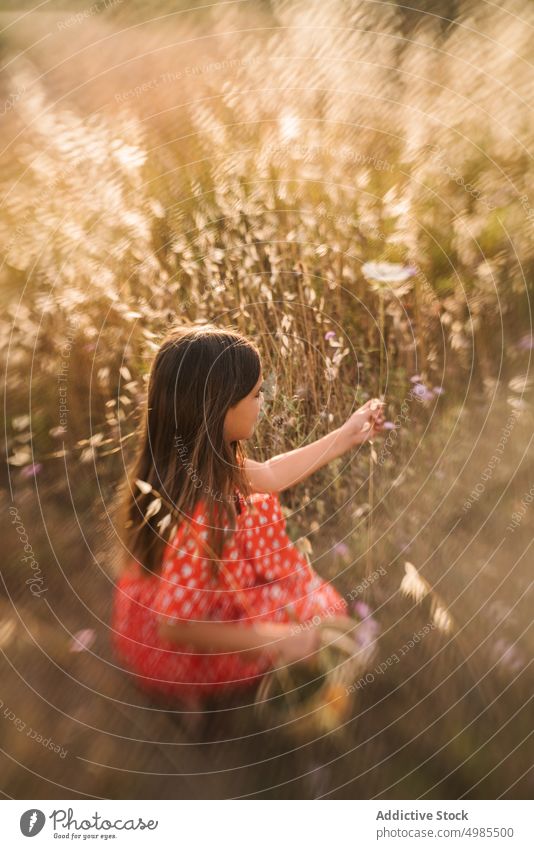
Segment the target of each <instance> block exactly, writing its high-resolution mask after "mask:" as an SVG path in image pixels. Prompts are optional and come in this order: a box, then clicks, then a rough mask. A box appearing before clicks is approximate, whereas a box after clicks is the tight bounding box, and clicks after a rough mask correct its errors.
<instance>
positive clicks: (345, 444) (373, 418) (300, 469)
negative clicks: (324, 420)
mask: <svg viewBox="0 0 534 849" xmlns="http://www.w3.org/2000/svg"><path fill="white" fill-rule="evenodd" d="M382 403H383V402H381V401H379V400H378V399H377V398H372V399H370V400H369V401H367V402H366V403H365V404H364V405H363V406H362V407H360V408H359V410H356V412H355V413H353V414H352V415H351V416H350V418H349V419H347V421H346V422H345V423H344V424H342V425H341V427H338V428H336V429H335V430H333V431H331V432H330V433H327V434H326V436H322V437H321V438H320V439H317V440H316V442H312V443H311V444H310V445H304V446H303V447H302V448H295V449H294V450H293V451H288V452H287V453H285V454H278V455H277V456H276V457H271V459H270V460H267V461H266V462H265V463H258V462H256V460H250V459H249V458H248V457H247V458H246V460H245V462H244V471H245V474H246V475H247V477H248V479H249V481H250V483H251V486H252V488H253V490H254V491H255V492H281V491H282V490H284V489H287V488H288V487H290V486H294V485H295V484H296V483H300V481H302V480H304V479H305V478H307V477H308V476H309V475H311V474H313V472H316V471H317V469H320V468H322V466H326V465H327V463H330V462H331V461H332V460H335V459H336V458H337V457H340V456H341V455H342V454H344V453H345V452H346V451H349V450H350V449H351V448H353V447H355V446H356V445H359V444H360V443H361V442H364V441H365V440H366V439H369V437H373V436H376V434H377V433H378V432H380V430H381V429H382V424H383V421H384V418H383V411H382ZM366 424H367V428H366Z"/></svg>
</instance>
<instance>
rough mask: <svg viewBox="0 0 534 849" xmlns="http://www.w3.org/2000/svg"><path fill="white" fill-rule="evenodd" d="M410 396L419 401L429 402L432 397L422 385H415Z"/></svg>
mask: <svg viewBox="0 0 534 849" xmlns="http://www.w3.org/2000/svg"><path fill="white" fill-rule="evenodd" d="M412 394H413V395H415V396H416V397H417V398H419V399H420V400H421V401H431V400H432V399H433V398H434V395H433V394H432V392H431V391H430V390H429V388H428V387H427V386H425V384H424V383H416V384H415V385H414V387H413V389H412Z"/></svg>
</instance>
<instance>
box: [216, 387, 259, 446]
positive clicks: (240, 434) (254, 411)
mask: <svg viewBox="0 0 534 849" xmlns="http://www.w3.org/2000/svg"><path fill="white" fill-rule="evenodd" d="M262 384H263V374H260V377H259V380H258V382H257V383H256V385H255V387H254V389H253V390H252V392H250V393H249V394H248V395H245V397H244V398H242V399H241V401H239V402H238V403H237V404H236V405H235V406H234V407H230V408H229V409H228V410H227V412H226V416H225V419H224V438H225V440H226V441H227V442H233V441H234V440H236V439H250V437H251V436H252V434H253V433H254V427H255V425H256V422H257V420H258V416H259V414H260V410H261V405H262V403H263V392H262V389H261V387H262Z"/></svg>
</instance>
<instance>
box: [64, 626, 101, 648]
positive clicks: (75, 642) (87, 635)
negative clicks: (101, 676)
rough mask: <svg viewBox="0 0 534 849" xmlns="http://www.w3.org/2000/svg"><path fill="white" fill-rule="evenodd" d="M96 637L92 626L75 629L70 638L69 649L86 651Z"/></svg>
mask: <svg viewBox="0 0 534 849" xmlns="http://www.w3.org/2000/svg"><path fill="white" fill-rule="evenodd" d="M95 639H96V634H95V632H94V630H93V628H83V629H82V630H81V631H77V632H76V633H75V634H74V636H73V639H72V640H71V644H70V648H69V651H88V650H89V649H90V648H91V646H92V645H93V643H94V641H95Z"/></svg>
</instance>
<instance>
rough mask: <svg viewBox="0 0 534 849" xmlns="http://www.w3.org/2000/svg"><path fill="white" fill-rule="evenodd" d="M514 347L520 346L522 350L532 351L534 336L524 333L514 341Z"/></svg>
mask: <svg viewBox="0 0 534 849" xmlns="http://www.w3.org/2000/svg"><path fill="white" fill-rule="evenodd" d="M516 347H517V348H520V349H521V350H522V351H532V349H533V348H534V336H533V335H532V333H525V335H524V336H522V337H521V339H519V341H518V342H516Z"/></svg>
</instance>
